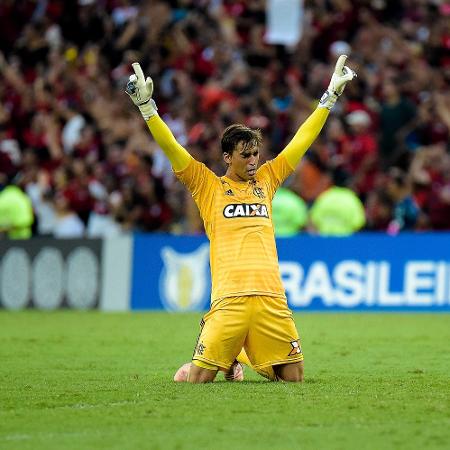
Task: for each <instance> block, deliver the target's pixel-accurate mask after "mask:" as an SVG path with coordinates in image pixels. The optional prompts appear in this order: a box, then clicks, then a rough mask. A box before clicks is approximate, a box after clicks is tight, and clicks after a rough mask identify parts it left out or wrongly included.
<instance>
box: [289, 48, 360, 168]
mask: <svg viewBox="0 0 450 450" xmlns="http://www.w3.org/2000/svg"><path fill="white" fill-rule="evenodd" d="M346 59H347V56H346V55H341V56H340V57H339V58H338V60H337V62H336V66H335V68H334V73H333V76H332V77H331V81H330V84H329V86H328V89H327V90H326V91H325V93H324V94H323V95H322V98H321V99H320V101H319V105H318V106H317V108H316V110H315V111H314V112H313V113H312V114H311V115H310V116H309V117H308V118H307V119H306V120H305V122H304V123H303V124H302V126H301V127H300V128H299V129H298V131H297V133H295V136H294V137H293V138H292V140H291V141H290V142H289V144H288V145H287V146H286V147H285V149H284V150H283V151H282V152H281V154H282V155H284V156H285V158H286V159H287V161H288V163H289V165H290V166H291V167H292V168H293V169H294V168H295V166H296V165H297V164H298V162H299V161H300V159H301V158H302V156H303V155H304V154H305V153H306V151H307V150H308V148H309V147H310V146H311V144H312V143H313V142H314V141H315V140H316V138H317V136H318V135H319V133H320V130H322V128H323V126H324V124H325V122H326V120H327V117H328V115H329V114H330V109H331V108H332V107H333V106H334V104H335V103H336V100H337V98H338V97H339V96H340V95H341V94H342V92H343V91H344V88H345V85H346V83H347V82H348V81H350V80H352V79H353V78H354V77H356V73H355V72H354V71H353V70H352V69H350V68H348V67H347V66H346V65H345V60H346Z"/></svg>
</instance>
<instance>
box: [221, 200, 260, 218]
mask: <svg viewBox="0 0 450 450" xmlns="http://www.w3.org/2000/svg"><path fill="white" fill-rule="evenodd" d="M223 215H224V216H225V217H226V218H227V219H232V218H234V217H267V218H269V213H268V211H267V206H266V205H262V204H261V203H232V204H231V205H227V206H225V208H224V209H223Z"/></svg>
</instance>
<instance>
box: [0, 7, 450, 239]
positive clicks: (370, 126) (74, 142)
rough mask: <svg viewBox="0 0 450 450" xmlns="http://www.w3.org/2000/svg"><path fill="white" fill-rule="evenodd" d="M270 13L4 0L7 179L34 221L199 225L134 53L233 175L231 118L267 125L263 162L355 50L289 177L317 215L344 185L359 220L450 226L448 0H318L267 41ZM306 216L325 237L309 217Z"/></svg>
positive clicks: (382, 225) (0, 87) (202, 153)
mask: <svg viewBox="0 0 450 450" xmlns="http://www.w3.org/2000/svg"><path fill="white" fill-rule="evenodd" d="M265 8H266V1H265V0H247V1H243V0H242V1H241V0H211V1H207V0H172V1H170V0H165V1H163V0H152V1H151V2H147V1H142V2H139V1H132V0H98V1H95V0H78V1H76V0H72V1H63V0H34V1H32V0H3V1H2V2H0V74H1V76H0V99H1V104H0V185H2V186H3V187H5V186H7V185H8V184H9V185H11V184H13V185H17V186H19V187H20V188H21V189H23V191H24V192H25V193H26V194H27V195H28V197H29V198H30V199H31V202H32V206H33V211H34V216H35V222H34V225H33V234H34V235H54V236H61V237H64V236H71V237H76V236H83V235H87V236H100V235H102V236H105V235H113V234H117V233H120V232H123V231H170V232H174V233H199V232H202V223H201V220H200V218H199V216H198V213H197V211H196V208H195V206H194V204H193V202H192V201H191V200H190V198H189V197H188V194H186V192H185V190H184V189H183V186H182V185H181V183H179V182H177V181H176V180H175V178H174V176H173V174H172V172H171V169H170V165H169V164H168V162H167V161H166V159H165V157H164V155H163V153H162V151H161V150H160V149H159V148H158V146H157V145H156V144H155V142H154V141H153V140H152V139H151V137H150V134H149V132H148V130H147V129H146V124H145V122H144V121H143V120H142V119H141V117H140V115H139V114H137V113H136V111H135V108H134V106H133V105H132V104H131V102H130V101H129V99H128V97H127V95H126V94H125V93H124V87H125V85H126V82H127V80H128V76H129V75H130V74H131V73H132V72H131V63H132V62H134V61H139V62H140V63H141V65H142V67H143V69H144V73H146V74H150V75H151V76H152V78H153V80H154V83H155V86H156V87H155V99H156V101H157V104H158V108H159V113H160V115H161V116H162V117H163V118H164V120H165V121H166V123H167V124H168V125H169V127H170V128H171V130H172V131H173V133H174V134H175V136H176V138H177V139H178V141H179V142H180V143H181V144H182V145H184V146H185V147H186V148H188V149H189V151H190V152H191V153H192V155H193V156H195V157H196V158H197V159H199V160H201V161H203V162H205V163H206V164H207V166H208V167H211V168H213V170H214V171H216V172H217V173H218V174H223V173H224V169H225V167H224V163H223V160H222V155H221V151H220V136H221V133H222V131H223V130H224V128H225V127H226V126H228V125H229V124H231V123H234V122H241V123H244V124H246V125H248V126H250V127H254V128H259V129H261V130H262V132H263V136H264V144H263V148H262V149H261V151H262V157H263V160H264V159H269V158H272V157H273V156H274V155H276V154H277V153H278V152H279V151H280V150H281V149H282V148H283V146H284V145H285V144H286V143H287V142H288V140H289V139H290V137H292V135H293V134H294V132H295V131H296V129H297V127H298V126H299V124H301V123H302V122H303V121H304V119H305V118H306V117H307V116H308V115H309V114H310V112H311V111H312V109H313V108H314V107H315V105H316V104H317V101H318V99H319V98H320V96H321V95H322V93H323V92H324V90H325V89H326V87H327V84H328V81H329V74H330V71H331V70H332V68H333V66H334V63H335V60H336V56H337V55H339V54H342V53H345V54H348V55H349V65H351V67H352V68H353V69H354V70H355V71H356V72H357V73H358V78H357V80H356V81H355V82H353V83H350V85H349V86H348V87H347V89H346V91H345V94H344V95H343V96H342V98H341V99H340V101H339V102H338V104H337V105H336V107H335V108H334V109H333V111H332V115H331V116H330V118H329V119H328V122H327V124H326V125H325V128H324V130H323V132H322V133H321V135H320V136H319V138H318V139H317V141H316V142H315V143H314V145H313V146H312V148H311V149H310V150H309V152H308V153H307V155H306V156H305V158H304V160H303V162H302V163H301V164H300V166H299V168H298V169H297V171H296V172H295V173H294V174H293V175H292V176H291V177H290V178H289V179H288V182H287V185H286V187H287V188H289V190H290V191H292V192H294V193H296V194H297V196H298V197H299V198H300V199H301V200H300V201H303V202H304V203H305V204H306V206H307V207H308V208H310V210H312V209H313V208H314V204H315V203H316V201H317V199H318V197H319V196H323V195H324V194H326V193H327V192H328V191H329V190H330V189H333V188H336V187H345V188H348V189H351V191H353V192H354V193H356V195H357V197H358V198H359V200H360V201H361V204H362V205H363V207H364V211H365V218H363V220H362V223H361V221H358V224H359V225H358V226H357V227H356V228H360V227H363V229H366V230H376V231H386V232H389V233H392V234H395V233H398V232H401V231H403V230H449V229H450V146H449V137H450V136H449V134H450V89H449V88H450V3H448V2H447V3H446V2H445V1H439V0H389V1H387V0H361V1H358V2H355V1H351V0H316V1H305V2H304V27H303V35H302V38H301V40H300V41H299V42H298V44H297V45H295V46H292V47H286V46H282V45H268V44H266V43H265V40H264V35H265V31H266V12H265ZM5 189H6V188H5ZM343 204H345V203H343ZM321 209H323V208H321ZM335 209H336V208H335ZM305 210H306V209H305ZM324 214H325V215H326V214H327V212H325V213H324ZM328 214H330V212H329V211H328ZM0 216H1V211H0ZM1 221H2V218H1V217H0V232H1V231H2V230H3V231H7V225H5V224H3V228H2V224H1ZM296 223H297V222H296ZM297 226H298V227H301V226H303V227H305V229H308V230H311V231H313V230H316V231H318V232H320V227H319V226H316V225H315V223H314V221H312V220H302V221H301V223H298V224H297ZM353 231H354V230H353Z"/></svg>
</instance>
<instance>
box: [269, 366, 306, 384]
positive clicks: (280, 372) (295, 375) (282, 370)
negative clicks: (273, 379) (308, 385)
mask: <svg viewBox="0 0 450 450" xmlns="http://www.w3.org/2000/svg"><path fill="white" fill-rule="evenodd" d="M273 369H274V371H275V374H276V376H277V377H278V379H279V380H282V381H289V382H292V383H300V382H302V381H305V375H304V371H303V361H299V362H296V363H290V364H280V365H279V366H274V367H273Z"/></svg>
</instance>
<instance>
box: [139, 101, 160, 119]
mask: <svg viewBox="0 0 450 450" xmlns="http://www.w3.org/2000/svg"><path fill="white" fill-rule="evenodd" d="M138 108H139V111H141V114H142V117H143V118H144V120H145V121H147V120H148V119H150V117H152V116H154V115H156V114H158V113H157V111H158V107H157V106H156V103H155V101H154V100H153V99H152V98H151V99H150V100H149V101H148V102H145V103H143V104H142V105H138Z"/></svg>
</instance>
